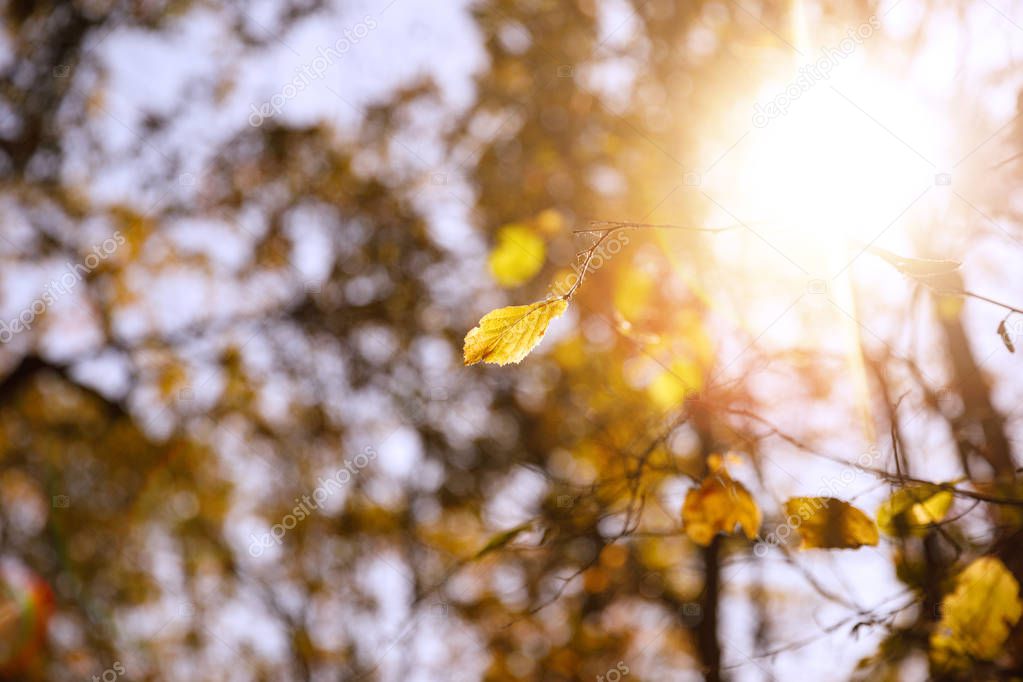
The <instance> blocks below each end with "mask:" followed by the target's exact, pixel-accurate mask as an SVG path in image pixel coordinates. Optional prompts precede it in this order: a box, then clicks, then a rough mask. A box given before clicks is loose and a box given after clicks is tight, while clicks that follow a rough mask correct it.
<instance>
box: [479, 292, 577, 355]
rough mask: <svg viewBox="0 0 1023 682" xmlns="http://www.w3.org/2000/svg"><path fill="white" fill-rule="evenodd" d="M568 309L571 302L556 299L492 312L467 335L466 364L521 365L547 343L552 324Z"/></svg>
mask: <svg viewBox="0 0 1023 682" xmlns="http://www.w3.org/2000/svg"><path fill="white" fill-rule="evenodd" d="M567 308H568V301H566V300H565V299H563V298H554V299H548V300H546V301H539V302H537V303H531V304H530V305H513V306H508V307H505V308H498V309H497V310H492V311H491V312H489V313H487V314H486V315H484V316H483V318H482V319H480V322H479V325H477V326H475V327H473V328H472V329H471V330H470V331H469V333H468V334H466V335H465V345H464V347H463V349H462V352H463V355H464V359H465V364H466V365H475V364H476V363H477V362H490V363H493V364H496V365H506V364H508V363H510V362H520V361H521V360H522V358H524V357H526V356H527V355H529V352H530V351H531V350H533V349H534V348H536V346H537V344H538V343H540V341H541V340H542V339H543V335H544V334H545V333H547V327H548V326H549V325H550V323H551V320H553V319H554V318H556V317H560V316H561V314H562V313H564V312H565V310H566V309H567Z"/></svg>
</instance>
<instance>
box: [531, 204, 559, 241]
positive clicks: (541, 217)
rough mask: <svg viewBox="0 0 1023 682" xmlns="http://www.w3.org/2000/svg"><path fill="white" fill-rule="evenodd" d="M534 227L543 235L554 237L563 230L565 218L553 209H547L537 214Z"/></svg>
mask: <svg viewBox="0 0 1023 682" xmlns="http://www.w3.org/2000/svg"><path fill="white" fill-rule="evenodd" d="M536 227H537V229H539V230H540V231H541V232H543V233H544V234H549V235H555V234H557V233H559V232H561V230H563V229H564V228H565V218H564V217H563V216H562V215H561V213H559V212H558V211H556V210H554V209H553V208H548V209H546V210H544V211H540V213H539V214H537V216H536Z"/></svg>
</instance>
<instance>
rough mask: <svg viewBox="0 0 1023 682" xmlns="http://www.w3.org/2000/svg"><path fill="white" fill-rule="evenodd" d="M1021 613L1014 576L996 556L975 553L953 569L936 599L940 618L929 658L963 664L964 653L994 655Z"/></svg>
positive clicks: (966, 664)
mask: <svg viewBox="0 0 1023 682" xmlns="http://www.w3.org/2000/svg"><path fill="white" fill-rule="evenodd" d="M1021 614H1023V605H1021V604H1020V599H1019V583H1018V582H1017V581H1016V578H1014V577H1013V575H1012V573H1010V572H1009V570H1008V569H1007V568H1006V567H1005V564H1003V563H1002V562H1001V561H1000V560H999V559H997V558H995V557H991V556H984V557H980V558H979V559H977V560H976V561H974V562H973V563H971V564H970V565H969V566H967V567H966V570H964V571H963V572H962V573H960V574H959V577H958V578H956V583H955V589H954V590H953V591H952V593H951V594H949V595H947V596H946V597H945V599H944V600H943V601H942V603H941V622H940V623H938V627H937V630H935V632H934V633H933V634H932V635H931V657H932V659H933V661H934V663H935V664H937V665H938V666H939V667H960V666H962V667H969V666H970V660H969V659H970V658H973V659H981V660H985V661H991V660H994V659H995V658H997V657H998V655H999V654H1000V653H1001V651H1002V645H1003V644H1005V640H1006V638H1007V637H1008V636H1009V631H1010V630H1011V629H1012V627H1013V626H1015V625H1016V623H1017V621H1019V618H1020V615H1021Z"/></svg>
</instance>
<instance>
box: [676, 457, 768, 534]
mask: <svg viewBox="0 0 1023 682" xmlns="http://www.w3.org/2000/svg"><path fill="white" fill-rule="evenodd" d="M718 461H720V460H718ZM682 524H683V530H684V531H685V534H686V535H687V536H689V539H690V540H692V541H693V542H695V543H696V544H698V545H703V546H704V547H706V546H707V545H709V544H710V543H711V540H713V539H714V536H715V535H717V534H718V533H725V534H726V535H730V534H732V533H734V532H735V528H736V526H739V527H740V528H741V529H742V531H743V532H744V533H745V534H746V537H747V538H749V539H751V540H752V539H753V538H755V537H756V536H757V532H758V531H759V530H760V508H759V507H757V503H756V501H754V499H753V496H752V495H750V493H749V491H748V490H746V487H745V486H744V485H743V484H742V483H739V482H738V481H735V480H733V479H732V477H731V476H729V475H728V471H727V470H726V469H725V468H724V467H723V466H717V467H716V470H714V468H712V472H711V474H710V475H708V476H707V478H705V479H704V480H703V483H702V484H701V485H700V487H699V488H693V489H692V490H690V491H689V492H688V493H686V499H685V502H684V503H683V505H682Z"/></svg>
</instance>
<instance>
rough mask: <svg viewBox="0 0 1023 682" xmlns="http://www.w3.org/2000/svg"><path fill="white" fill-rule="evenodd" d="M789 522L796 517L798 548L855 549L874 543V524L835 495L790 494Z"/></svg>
mask: <svg viewBox="0 0 1023 682" xmlns="http://www.w3.org/2000/svg"><path fill="white" fill-rule="evenodd" d="M785 514H786V516H787V518H788V519H790V523H793V522H792V521H791V519H792V517H797V518H798V519H799V524H798V526H797V527H798V529H799V535H800V537H801V538H802V542H801V543H800V545H799V548H800V549H813V548H821V549H856V548H858V547H862V546H863V545H876V544H877V541H878V534H877V526H875V525H874V522H873V521H871V519H870V517H869V516H867V515H866V514H864V513H863V512H862V511H860V510H859V509H857V508H856V507H854V506H852V505H851V504H849V503H848V502H844V501H843V500H839V499H836V498H834V497H793V498H791V499H790V500H788V501H787V502H786V503H785Z"/></svg>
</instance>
